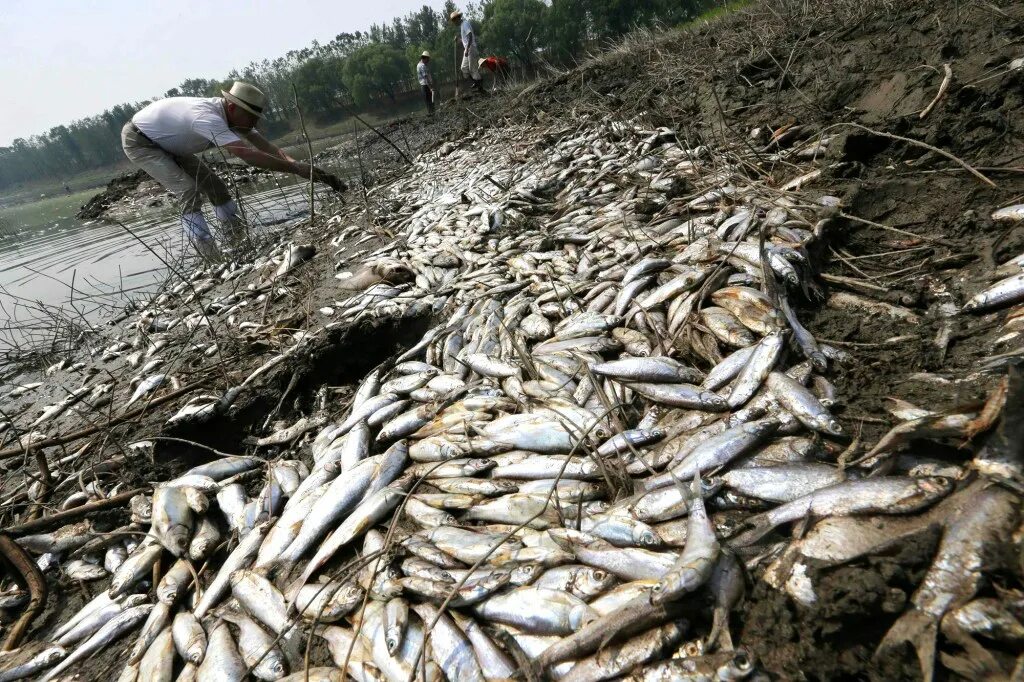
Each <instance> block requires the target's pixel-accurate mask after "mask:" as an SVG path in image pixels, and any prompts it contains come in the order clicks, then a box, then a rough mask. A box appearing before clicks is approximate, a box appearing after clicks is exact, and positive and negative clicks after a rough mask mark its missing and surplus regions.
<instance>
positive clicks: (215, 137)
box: [132, 97, 241, 156]
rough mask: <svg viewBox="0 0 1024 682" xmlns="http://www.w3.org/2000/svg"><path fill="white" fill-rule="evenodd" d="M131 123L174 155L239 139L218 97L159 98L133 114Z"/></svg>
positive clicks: (192, 152) (194, 152)
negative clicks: (230, 125) (229, 125)
mask: <svg viewBox="0 0 1024 682" xmlns="http://www.w3.org/2000/svg"><path fill="white" fill-rule="evenodd" d="M132 123H134V124H135V127H137V128H138V129H139V130H141V131H142V133H143V134H144V135H145V136H146V137H148V138H149V139H151V140H153V142H155V143H156V144H158V145H160V147H161V148H162V149H164V150H165V151H168V152H170V153H171V154H174V155H175V156H187V155H188V154H197V153H199V152H201V151H203V150H205V149H209V148H210V147H213V146H223V145H225V144H228V143H231V142H238V141H239V140H240V139H241V138H239V137H238V135H237V134H235V133H234V132H232V130H231V129H230V128H229V127H228V121H227V119H226V118H225V116H224V100H222V99H221V98H220V97H168V98H166V99H160V100H157V101H155V102H153V103H152V104H149V105H147V106H146V107H144V108H143V109H142V110H140V111H139V112H138V113H137V114H135V116H133V117H132Z"/></svg>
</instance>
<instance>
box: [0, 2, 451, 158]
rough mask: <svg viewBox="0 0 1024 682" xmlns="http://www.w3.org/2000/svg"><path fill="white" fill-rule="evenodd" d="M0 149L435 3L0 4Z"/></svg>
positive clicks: (440, 5) (434, 5)
mask: <svg viewBox="0 0 1024 682" xmlns="http://www.w3.org/2000/svg"><path fill="white" fill-rule="evenodd" d="M0 4H2V7H0V39H2V42H3V49H2V50H0V88H2V91H3V101H4V106H3V108H2V109H0V146H6V145H8V144H10V142H11V141H12V140H14V139H15V138H18V137H28V136H30V135H34V134H36V133H42V132H45V131H47V130H49V129H50V128H52V127H53V126H55V125H59V124H61V123H68V122H70V121H72V120H74V119H78V118H83V117H85V116H91V115H93V114H98V113H101V112H103V110H104V109H109V108H110V107H112V106H114V105H116V104H120V103H121V102H129V101H132V102H134V101H140V100H145V99H149V98H151V97H154V96H158V95H162V94H163V93H164V92H166V91H167V90H169V89H171V88H173V87H174V86H176V85H178V84H179V83H181V81H183V80H185V79H186V78H192V77H202V78H223V77H224V76H225V75H227V73H228V72H229V71H230V70H231V69H232V68H241V67H243V66H245V65H246V64H248V63H249V62H251V61H254V60H256V61H262V60H263V59H267V58H271V59H272V58H274V57H278V56H281V55H283V54H284V53H286V52H288V51H289V50H293V49H301V48H303V47H305V46H307V45H309V44H310V43H311V42H312V41H313V40H314V39H316V40H319V41H320V42H326V41H328V40H331V39H332V38H334V36H336V35H338V34H339V33H342V32H350V33H351V32H355V31H359V30H361V31H365V30H366V29H368V28H369V27H370V24H374V23H377V24H379V23H384V22H390V21H391V19H392V18H394V17H396V16H405V15H406V14H408V13H409V12H411V11H413V10H415V9H418V8H420V7H422V6H423V5H424V4H427V5H430V6H432V7H434V8H435V9H440V8H441V7H442V5H443V4H444V3H443V0H373V2H365V1H364V0H244V1H243V0H165V1H164V2H155V1H154V0H0Z"/></svg>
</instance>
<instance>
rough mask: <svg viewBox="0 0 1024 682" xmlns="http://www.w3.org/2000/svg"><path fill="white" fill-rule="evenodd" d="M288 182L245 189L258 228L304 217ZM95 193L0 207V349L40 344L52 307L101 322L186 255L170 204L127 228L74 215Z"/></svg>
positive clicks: (304, 191)
mask: <svg viewBox="0 0 1024 682" xmlns="http://www.w3.org/2000/svg"><path fill="white" fill-rule="evenodd" d="M288 180H291V178H283V177H282V178H278V179H277V181H276V182H266V183H260V184H254V185H247V186H245V191H246V192H247V194H245V195H244V197H243V206H244V207H245V210H246V211H247V217H248V218H249V223H250V225H251V226H252V227H253V228H254V229H255V230H257V231H265V230H268V229H274V228H275V227H284V226H286V225H287V224H289V223H291V222H293V221H297V220H299V219H301V218H302V217H303V216H305V215H308V208H309V203H308V185H307V184H305V181H302V182H301V183H297V182H295V181H292V183H291V184H285V183H286V182H287V181H288ZM279 183H280V184H279ZM97 191H99V190H98V189H94V190H89V191H86V192H79V193H75V194H70V195H68V194H61V195H60V196H53V197H47V198H43V199H39V200H38V201H33V202H30V203H23V204H19V205H16V206H7V207H4V206H2V205H0V352H3V351H5V350H7V349H9V348H10V347H11V346H12V345H13V344H18V343H23V342H24V341H26V340H29V341H34V342H39V341H40V339H41V338H43V337H44V336H45V333H46V331H45V330H46V329H47V328H48V327H49V326H52V323H53V321H54V319H55V318H54V314H55V311H56V310H61V311H62V312H60V313H56V315H57V317H60V316H61V315H67V316H69V317H73V318H79V316H80V315H81V316H84V317H85V318H86V319H88V320H89V321H90V322H97V321H99V320H101V319H102V318H103V317H104V314H108V315H109V314H110V313H111V312H113V311H114V310H116V309H118V308H120V307H123V306H124V305H125V304H126V303H127V302H128V299H129V298H137V297H140V296H142V295H144V294H146V293H147V292H152V291H153V290H154V289H155V288H156V287H157V286H158V285H159V283H160V282H161V281H163V280H164V278H165V277H166V275H167V272H168V267H167V265H166V264H165V261H166V262H174V261H175V260H177V258H178V257H180V254H182V253H183V251H184V249H185V245H184V243H183V241H184V240H183V235H182V229H181V224H180V222H179V220H178V213H177V211H176V210H175V209H174V208H172V207H171V206H168V207H167V208H162V209H140V211H139V212H138V214H137V215H134V217H132V218H129V219H125V220H124V221H123V222H124V226H122V225H118V224H116V223H110V222H103V221H85V222H83V221H80V220H78V219H77V218H75V213H76V211H77V210H78V208H79V206H81V205H82V204H84V203H85V202H86V201H88V199H89V198H90V197H91V196H92V195H93V194H95V193H96V192H97ZM206 209H207V210H206V212H207V214H208V219H209V220H210V223H211V225H213V226H214V227H215V226H216V221H215V220H214V219H213V216H212V211H211V210H210V209H209V207H208V206H207V207H206ZM126 228H127V229H126ZM129 230H130V232H129ZM132 233H134V236H133V234H132ZM79 319H80V318H79Z"/></svg>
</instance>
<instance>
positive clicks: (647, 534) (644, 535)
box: [632, 524, 662, 547]
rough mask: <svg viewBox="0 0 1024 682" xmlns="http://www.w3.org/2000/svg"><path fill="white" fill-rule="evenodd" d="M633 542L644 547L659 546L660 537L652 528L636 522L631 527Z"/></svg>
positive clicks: (660, 542)
mask: <svg viewBox="0 0 1024 682" xmlns="http://www.w3.org/2000/svg"><path fill="white" fill-rule="evenodd" d="M632 535H633V542H635V543H637V544H639V545H642V546H644V547H660V546H661V544H662V540H661V538H660V537H659V536H658V534H657V533H656V532H654V529H653V528H651V527H650V526H647V525H646V524H637V525H636V526H634V527H633V533H632Z"/></svg>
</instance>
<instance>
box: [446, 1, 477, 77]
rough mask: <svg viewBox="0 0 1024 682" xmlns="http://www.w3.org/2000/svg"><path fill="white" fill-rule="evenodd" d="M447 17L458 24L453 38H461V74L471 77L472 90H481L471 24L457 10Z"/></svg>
mask: <svg viewBox="0 0 1024 682" xmlns="http://www.w3.org/2000/svg"><path fill="white" fill-rule="evenodd" d="M449 18H450V19H451V22H452V24H457V25H458V26H459V35H458V36H456V37H455V40H456V41H458V40H460V39H461V40H462V75H463V77H465V78H470V79H472V81H473V85H472V89H473V90H474V91H476V92H482V91H483V90H482V88H481V87H480V85H481V79H480V67H479V65H478V64H477V58H478V50H477V45H476V34H475V33H473V24H471V23H470V21H469V19H463V18H462V12H460V11H458V10H455V11H454V12H452V15H451V17H449Z"/></svg>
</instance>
